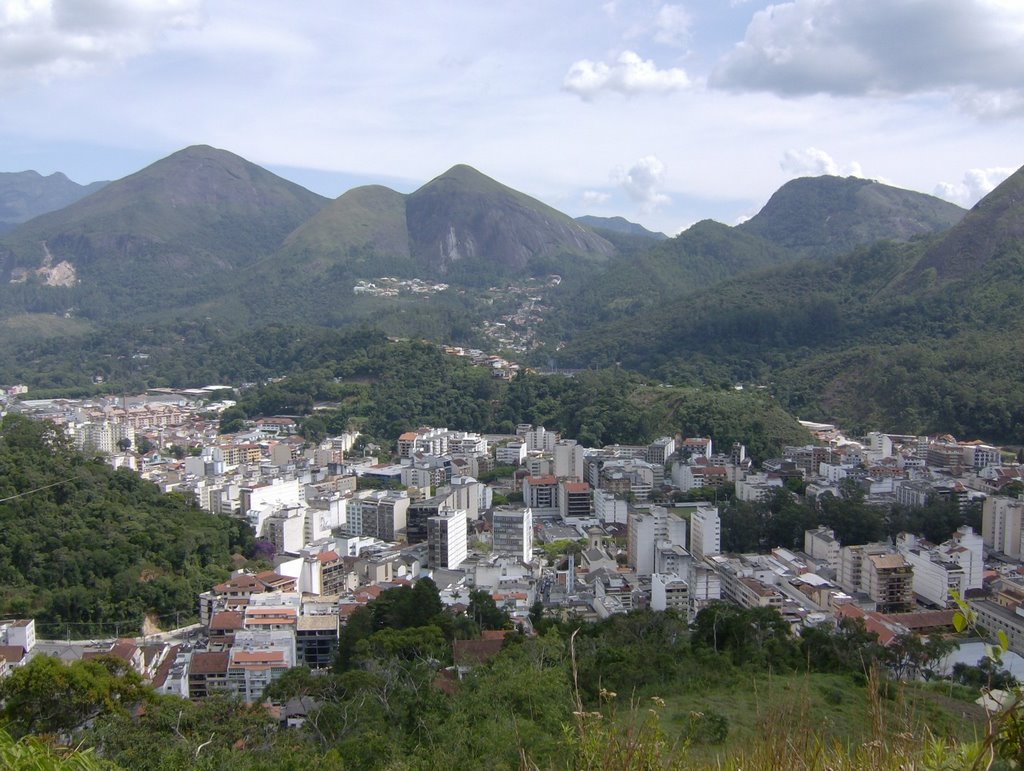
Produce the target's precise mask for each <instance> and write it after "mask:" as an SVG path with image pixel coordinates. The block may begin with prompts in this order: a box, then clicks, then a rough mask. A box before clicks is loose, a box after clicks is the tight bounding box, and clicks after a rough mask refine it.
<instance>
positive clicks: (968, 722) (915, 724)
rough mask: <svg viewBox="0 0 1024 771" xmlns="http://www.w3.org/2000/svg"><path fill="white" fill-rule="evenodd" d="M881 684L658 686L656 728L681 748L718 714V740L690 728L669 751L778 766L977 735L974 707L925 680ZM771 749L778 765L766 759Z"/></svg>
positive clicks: (792, 680) (785, 679) (773, 680)
mask: <svg viewBox="0 0 1024 771" xmlns="http://www.w3.org/2000/svg"><path fill="white" fill-rule="evenodd" d="M888 685H889V688H888V690H886V689H885V687H884V686H883V687H882V688H881V689H880V694H881V695H879V696H878V697H877V698H872V694H871V692H870V691H869V688H868V686H867V685H864V684H857V683H855V682H854V681H853V680H852V679H851V678H850V677H848V676H844V675H829V674H788V675H763V674H758V675H751V676H745V677H743V678H741V679H740V680H738V681H736V682H734V683H732V684H730V685H727V686H724V687H722V688H717V689H714V690H711V691H703V692H680V693H674V694H664V695H662V694H658V695H659V696H661V697H662V698H663V699H664V702H665V706H664V707H663V708H662V709H661V710H660V712H661V729H662V731H663V732H664V735H665V743H666V746H667V747H672V748H681V747H684V746H686V745H687V736H688V735H690V734H691V733H692V732H693V731H694V727H695V726H696V725H697V724H698V723H700V722H701V721H709V719H710V720H715V718H714V716H715V715H720V716H722V717H724V718H725V720H726V721H727V724H728V734H727V735H726V737H725V740H724V741H723V742H721V743H719V744H714V743H711V741H713V738H712V739H711V740H710V741H709V739H708V738H707V737H704V738H702V737H701V735H700V729H699V728H698V729H697V736H696V738H695V739H694V740H692V741H690V742H689V746H686V749H685V750H679V749H676V750H675V751H674V752H676V753H681V754H683V753H684V756H685V760H686V765H687V766H688V767H707V768H721V767H727V768H732V767H744V768H762V767H779V768H782V767H785V762H783V761H782V760H781V758H782V757H785V756H786V755H790V756H793V757H800V758H803V759H804V761H802V762H801V763H800V764H799V765H800V767H808V768H814V767H818V765H817V763H818V761H820V763H821V764H822V767H826V766H828V765H829V763H833V762H836V758H837V757H845V758H847V759H851V762H853V760H852V759H856V758H858V757H860V758H861V760H863V762H864V763H866V764H867V765H865V766H864V767H871V765H872V763H871V761H870V758H869V757H868V756H869V755H871V752H872V751H874V750H875V749H878V748H880V747H884V748H885V752H886V753H887V754H886V757H887V758H889V759H897V758H905V756H906V755H907V753H909V752H911V751H914V752H921V751H923V748H924V747H925V744H924V740H925V739H929V738H930V739H932V740H935V741H939V742H941V743H945V741H946V740H957V741H958V742H973V741H975V740H978V739H980V738H982V737H983V736H984V734H985V729H986V724H985V715H984V711H983V710H981V708H980V707H977V706H976V705H974V704H972V703H969V702H966V701H961V700H956V699H951V698H950V697H949V696H948V695H947V694H944V693H940V692H938V691H936V690H935V689H932V688H929V687H927V686H926V685H925V684H911V685H905V684H904V685H900V684H891V683H890V684H888ZM705 724H708V723H705ZM779 753H782V755H780V754H779ZM865 753H867V754H865ZM754 755H757V756H758V757H756V758H755V757H754ZM772 757H779V760H778V762H779V763H782V765H781V766H773V765H771V764H768V760H769V759H770V758H772ZM815 758H817V761H816V760H814V759H815ZM827 758H831V760H827V761H826V759H827ZM858 762H860V761H858ZM766 764H768V765H766ZM898 766H899V763H896V766H894V767H898ZM794 767H796V766H794ZM849 767H858V766H857V765H853V766H849Z"/></svg>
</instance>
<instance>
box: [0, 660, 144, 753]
mask: <svg viewBox="0 0 1024 771" xmlns="http://www.w3.org/2000/svg"><path fill="white" fill-rule="evenodd" d="M150 694H151V691H149V689H147V688H146V687H145V686H144V685H143V684H142V678H141V677H139V675H138V674H137V673H136V672H134V671H133V670H131V669H130V668H128V667H127V665H125V663H124V662H123V661H121V660H120V659H115V658H112V657H101V658H98V659H93V660H89V661H75V662H72V663H71V664H64V663H62V662H61V661H60V660H59V659H57V658H54V657H52V656H36V657H35V658H34V659H32V660H31V661H29V663H28V664H26V665H25V666H23V667H20V668H18V669H15V670H14V671H12V672H11V674H10V676H8V677H7V679H5V680H3V681H2V682H0V699H2V700H3V704H4V706H3V711H2V714H3V716H4V718H5V720H6V721H7V727H8V729H9V730H10V731H11V732H12V734H16V735H17V736H24V735H25V734H28V733H61V732H65V731H72V730H74V729H76V728H78V727H79V726H81V725H82V724H83V723H85V722H86V721H87V720H90V719H92V718H95V717H98V716H99V715H103V714H109V713H112V712H119V711H122V710H124V709H126V707H127V706H129V705H131V704H134V703H135V702H138V701H142V700H145V699H148V698H149V696H150Z"/></svg>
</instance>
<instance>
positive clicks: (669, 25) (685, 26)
mask: <svg viewBox="0 0 1024 771" xmlns="http://www.w3.org/2000/svg"><path fill="white" fill-rule="evenodd" d="M692 23H693V18H692V17H691V16H690V14H689V13H688V12H687V11H686V9H685V8H683V7H682V6H681V5H670V4H668V3H666V4H665V5H663V6H661V8H659V9H658V15H657V16H656V17H655V19H654V40H655V42H656V43H662V44H663V45H671V46H682V45H685V44H686V43H687V42H688V41H689V39H690V25H691V24H692Z"/></svg>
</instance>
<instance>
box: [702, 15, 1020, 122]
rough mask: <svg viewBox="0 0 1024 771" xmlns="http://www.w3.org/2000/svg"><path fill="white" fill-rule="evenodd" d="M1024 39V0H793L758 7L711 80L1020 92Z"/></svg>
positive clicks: (826, 89) (771, 86)
mask: <svg viewBox="0 0 1024 771" xmlns="http://www.w3.org/2000/svg"><path fill="white" fill-rule="evenodd" d="M1022 49H1024V3H1018V2H1013V3H1010V2H998V1H997V0H887V1H886V2H884V3H882V2H849V1H848V0H793V1H792V2H787V3H780V4H777V5H771V6H768V7H767V8H765V9H764V10H762V11H758V12H757V13H755V14H754V16H753V18H752V20H751V22H750V24H749V26H748V27H747V30H746V34H745V37H744V40H743V41H742V42H741V43H739V44H738V45H737V46H736V47H735V48H734V49H733V50H732V51H731V52H730V53H729V54H727V55H726V56H725V57H724V58H723V59H722V60H721V61H720V62H719V65H718V67H717V68H716V69H715V71H714V72H713V73H712V76H711V78H710V79H709V83H710V84H711V85H712V86H713V87H719V88H725V89H731V90H739V91H750V90H759V91H771V92H774V93H777V94H781V95H784V96H793V95H804V94H814V93H829V94H837V95H850V96H862V95H876V94H907V93H925V92H934V91H944V92H946V91H948V92H952V91H953V90H954V89H960V90H962V91H963V92H964V94H971V93H976V92H989V91H997V92H998V91H1007V92H1009V93H1011V94H1017V95H1019V94H1020V93H1021V92H1020V88H1021V86H1022V84H1024V57H1022V56H1021V50H1022ZM964 104H969V100H967V101H966V102H964Z"/></svg>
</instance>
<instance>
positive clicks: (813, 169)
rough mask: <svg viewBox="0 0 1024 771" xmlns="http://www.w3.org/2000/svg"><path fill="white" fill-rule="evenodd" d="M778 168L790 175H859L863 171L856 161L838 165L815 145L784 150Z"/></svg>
mask: <svg viewBox="0 0 1024 771" xmlns="http://www.w3.org/2000/svg"><path fill="white" fill-rule="evenodd" d="M779 168H781V169H782V171H783V172H785V173H786V174H787V175H789V176H791V177H820V176H821V175H822V174H830V175H832V176H848V177H861V176H863V171H862V170H861V167H860V164H859V163H857V161H851V162H850V163H847V164H844V165H840V164H839V163H837V162H836V160H835V159H834V158H833V157H832V156H831V155H829V154H828V153H826V152H825V151H824V150H819V149H818V148H817V147H807V148H805V149H803V150H786V152H784V153H783V154H782V160H780V161H779Z"/></svg>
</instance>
